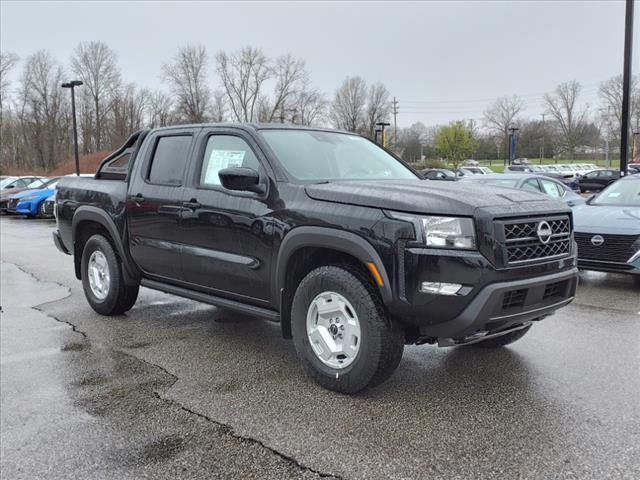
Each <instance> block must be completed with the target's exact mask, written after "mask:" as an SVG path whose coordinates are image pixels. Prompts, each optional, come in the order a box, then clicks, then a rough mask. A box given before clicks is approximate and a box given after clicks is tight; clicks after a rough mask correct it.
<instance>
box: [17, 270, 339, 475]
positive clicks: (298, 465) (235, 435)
mask: <svg viewBox="0 0 640 480" xmlns="http://www.w3.org/2000/svg"><path fill="white" fill-rule="evenodd" d="M5 263H7V264H11V265H14V266H15V267H16V268H18V269H19V270H20V271H21V272H23V273H25V274H27V275H29V276H30V277H32V278H33V279H34V280H36V281H37V282H42V283H53V284H55V285H58V286H60V287H62V288H64V289H66V290H67V295H66V296H64V297H61V298H59V299H56V300H50V301H47V302H44V303H41V304H38V305H35V306H32V307H30V308H33V309H34V310H37V311H38V312H40V313H42V314H43V315H45V316H47V317H49V318H52V319H53V320H55V321H56V322H59V323H63V324H65V325H68V326H69V327H71V330H72V331H73V332H75V333H78V334H80V335H81V336H82V337H83V338H85V339H87V340H88V339H89V335H88V334H87V332H85V331H83V330H80V329H79V328H78V327H77V325H75V324H73V323H71V322H69V321H67V320H62V319H61V318H58V317H56V316H55V315H51V314H49V313H47V312H45V311H44V310H43V308H42V307H44V306H45V305H48V304H51V303H55V302H59V301H62V300H65V299H67V298H69V297H70V296H71V289H70V288H69V287H67V286H66V285H63V284H61V283H58V282H55V281H48V280H41V279H40V278H38V277H37V276H36V275H35V274H33V273H32V272H29V271H28V270H25V269H24V268H23V267H22V266H20V265H18V264H15V263H10V262H5ZM95 343H96V344H98V345H102V346H105V347H106V348H108V349H110V350H112V351H114V352H118V353H121V354H123V355H126V356H128V357H131V358H133V359H135V360H137V361H140V362H142V363H144V364H146V365H148V366H150V367H153V368H157V369H159V370H161V371H162V372H163V373H164V374H166V375H168V376H169V377H171V378H172V379H173V382H172V383H171V385H169V387H168V388H167V389H166V391H165V393H167V392H168V391H169V390H171V388H173V386H174V385H175V384H176V382H177V381H178V380H179V378H178V376H176V375H174V374H173V373H171V372H169V371H168V370H167V369H166V368H164V367H163V366H161V365H158V364H155V363H153V362H149V361H148V360H145V359H144V358H141V357H138V356H136V355H134V354H132V353H129V352H128V351H126V350H122V349H119V348H114V347H113V346H111V345H105V344H103V343H101V342H95ZM153 395H154V397H156V398H157V399H158V400H161V401H163V402H166V403H168V404H170V405H173V406H175V407H178V408H180V409H181V410H183V411H184V412H186V413H188V414H190V415H195V416H197V417H199V418H202V419H203V420H205V421H207V422H210V423H212V424H214V425H216V426H217V427H219V428H220V429H221V430H222V432H223V433H224V434H225V435H229V436H231V437H232V438H235V439H237V440H240V441H241V442H248V443H252V444H254V445H258V446H259V447H261V448H264V449H265V450H267V451H269V452H271V453H273V454H274V455H276V456H278V457H280V458H281V459H282V460H284V461H285V462H288V463H289V464H291V465H293V466H295V467H296V468H299V469H300V470H303V471H307V472H311V473H313V474H316V475H318V476H319V477H320V478H332V479H335V480H344V477H342V476H339V475H334V474H330V473H324V472H321V471H319V470H316V469H314V468H311V467H309V466H307V465H304V464H303V463H300V462H299V461H298V460H296V459H295V458H294V457H291V456H289V455H287V454H285V453H282V452H280V451H278V450H276V449H274V448H272V447H270V446H268V445H267V444H265V443H264V442H263V441H261V440H258V439H256V438H252V437H248V436H245V435H240V434H238V433H237V432H235V430H234V429H233V427H232V426H231V425H228V424H226V423H222V422H219V421H217V420H214V419H212V418H211V417H209V416H207V415H205V414H203V413H199V412H196V411H195V410H191V409H190V408H188V407H186V406H184V405H182V404H181V403H180V402H178V401H176V400H173V399H171V398H166V397H163V396H162V395H161V394H160V392H157V391H154V392H153Z"/></svg>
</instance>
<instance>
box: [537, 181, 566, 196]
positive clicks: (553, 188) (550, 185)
mask: <svg viewBox="0 0 640 480" xmlns="http://www.w3.org/2000/svg"><path fill="white" fill-rule="evenodd" d="M540 183H541V184H542V191H543V192H544V193H546V194H547V195H549V196H550V197H552V198H562V193H563V192H561V191H560V188H559V187H560V185H558V184H557V183H555V182H552V181H551V180H543V179H540Z"/></svg>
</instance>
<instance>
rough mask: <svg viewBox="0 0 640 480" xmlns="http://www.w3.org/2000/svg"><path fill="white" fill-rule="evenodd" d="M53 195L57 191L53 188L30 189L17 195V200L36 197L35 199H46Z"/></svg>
mask: <svg viewBox="0 0 640 480" xmlns="http://www.w3.org/2000/svg"><path fill="white" fill-rule="evenodd" d="M53 193H55V190H54V189H53V188H30V189H29V190H24V191H22V192H20V193H19V194H17V195H15V198H26V197H30V196H34V197H35V198H38V199H40V198H46V197H48V196H49V195H51V194H53Z"/></svg>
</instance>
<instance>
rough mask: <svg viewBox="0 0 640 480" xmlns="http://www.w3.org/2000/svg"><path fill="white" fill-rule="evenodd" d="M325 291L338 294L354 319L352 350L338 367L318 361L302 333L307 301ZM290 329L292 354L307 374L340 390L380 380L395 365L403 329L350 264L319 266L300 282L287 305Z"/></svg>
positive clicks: (353, 390) (349, 390)
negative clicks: (356, 335)
mask: <svg viewBox="0 0 640 480" xmlns="http://www.w3.org/2000/svg"><path fill="white" fill-rule="evenodd" d="M325 291H332V292H336V293H338V294H340V295H342V296H344V297H345V298H346V299H347V300H348V301H349V303H351V305H352V306H353V308H354V309H355V311H356V312H355V313H356V315H357V316H358V320H359V323H360V331H361V341H360V347H359V351H358V354H357V356H356V358H355V360H353V363H351V364H350V365H348V366H346V367H344V368H339V369H338V368H332V367H331V366H329V365H326V364H324V363H323V362H322V361H321V360H320V359H319V358H318V357H317V356H316V354H315V352H314V351H313V349H312V347H311V344H310V342H309V338H308V336H307V327H306V319H307V312H308V309H309V306H310V305H311V302H312V301H313V299H314V298H316V296H318V295H319V294H320V293H322V292H325ZM291 332H292V335H293V342H294V345H295V348H296V352H297V354H298V357H299V358H300V360H301V361H302V364H303V366H304V368H305V370H306V371H307V372H308V373H309V375H310V376H311V377H313V379H314V380H315V381H316V382H318V383H319V384H320V385H321V386H323V387H325V388H327V389H329V390H333V391H336V392H341V393H356V392H359V391H360V390H363V389H365V388H371V387H374V386H376V385H379V384H381V383H382V382H384V381H385V380H386V379H387V378H389V377H390V376H391V374H392V373H393V372H394V371H395V370H396V368H397V367H398V364H399V363H400V360H401V359H402V353H403V350H404V332H403V331H402V330H400V329H399V328H397V327H395V326H394V324H393V322H392V321H391V319H390V318H389V317H388V315H387V314H386V312H385V309H384V306H383V305H382V301H381V299H380V297H379V295H378V292H377V291H376V290H375V288H374V287H373V286H372V285H371V284H370V283H369V282H368V281H367V278H366V277H365V276H364V274H362V273H361V272H359V271H357V270H356V269H352V268H350V267H342V266H325V267H320V268H317V269H315V270H313V271H312V272H310V273H309V274H308V275H307V276H306V277H305V278H304V279H303V280H302V282H300V285H298V289H297V290H296V293H295V296H294V298H293V305H292V308H291Z"/></svg>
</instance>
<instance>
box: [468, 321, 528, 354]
mask: <svg viewBox="0 0 640 480" xmlns="http://www.w3.org/2000/svg"><path fill="white" fill-rule="evenodd" d="M530 328H531V325H529V326H528V327H524V328H521V329H520V330H516V331H515V332H511V333H505V334H504V335H501V336H499V337H493V338H490V339H488V340H484V341H482V342H478V343H472V344H470V345H469V346H470V347H477V348H499V347H504V346H505V345H509V344H511V343H513V342H515V341H517V340H520V339H521V338H522V337H524V336H525V335H526V333H527V332H528V331H529V329H530Z"/></svg>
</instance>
